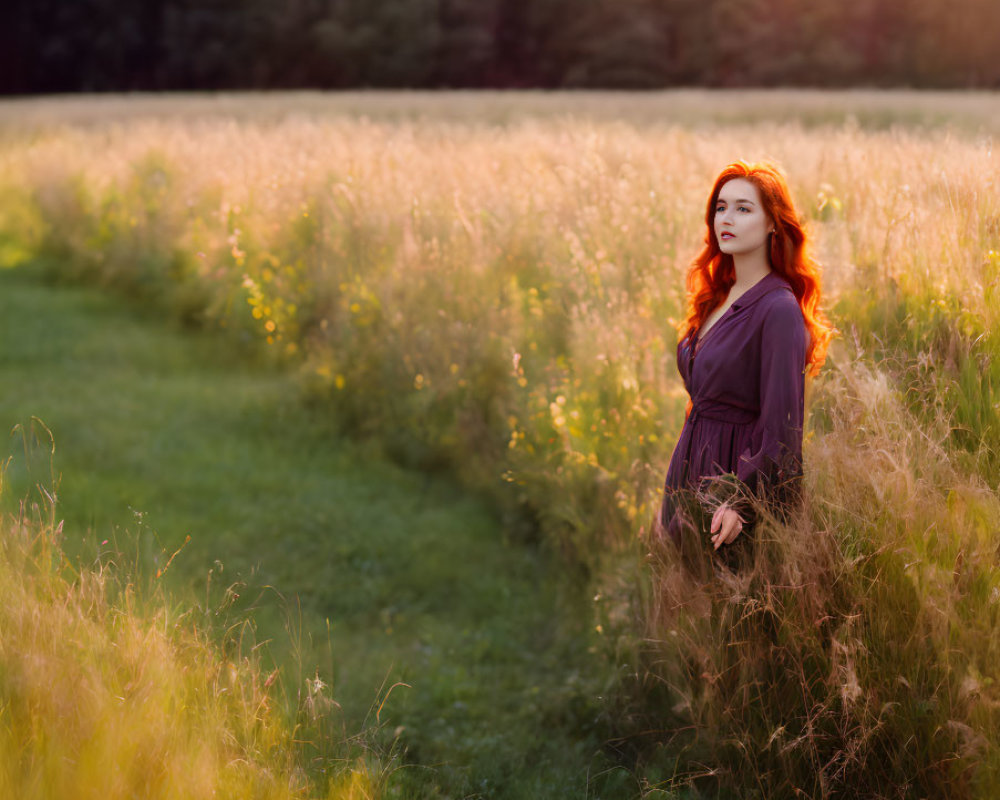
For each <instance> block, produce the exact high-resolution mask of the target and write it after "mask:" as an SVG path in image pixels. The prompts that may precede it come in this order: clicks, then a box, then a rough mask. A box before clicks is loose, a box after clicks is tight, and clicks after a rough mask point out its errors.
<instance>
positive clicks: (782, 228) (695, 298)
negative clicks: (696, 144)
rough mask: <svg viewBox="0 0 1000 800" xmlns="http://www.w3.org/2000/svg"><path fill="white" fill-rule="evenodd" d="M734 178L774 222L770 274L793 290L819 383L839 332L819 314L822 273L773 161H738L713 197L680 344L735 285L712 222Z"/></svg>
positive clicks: (691, 272)
mask: <svg viewBox="0 0 1000 800" xmlns="http://www.w3.org/2000/svg"><path fill="white" fill-rule="evenodd" d="M734 178H744V179H745V180H748V181H750V182H751V183H752V184H754V185H755V186H756V187H757V191H758V192H760V198H761V203H762V204H763V206H764V212H765V213H766V214H767V215H768V216H769V217H770V218H771V219H772V220H773V221H774V233H772V234H771V252H770V262H771V269H772V270H773V271H774V272H777V273H778V274H779V275H781V276H782V277H783V278H785V280H787V281H788V283H789V284H790V285H791V287H792V291H793V292H794V293H795V297H796V299H797V300H798V301H799V306H800V307H801V309H802V316H803V318H804V319H805V323H806V330H807V331H808V333H809V347H808V350H807V351H806V366H807V368H808V369H807V374H808V375H809V376H810V377H814V376H816V375H818V374H819V370H820V367H822V366H823V363H824V362H825V361H826V351H827V348H828V347H829V346H830V340H831V339H832V338H833V335H834V334H835V333H839V331H838V330H837V329H836V328H835V327H833V325H832V324H831V323H830V321H829V319H827V317H826V315H825V314H824V313H823V311H822V310H821V309H820V308H819V297H820V268H819V264H817V263H816V261H814V260H813V258H812V257H811V256H810V255H809V254H808V252H807V244H806V233H805V231H804V230H803V228H802V224H801V223H800V221H799V217H798V215H797V214H796V212H795V207H794V205H793V204H792V198H791V193H790V192H789V190H788V183H787V181H786V180H785V176H784V173H783V172H782V170H781V168H780V167H779V166H778V165H777V164H775V163H773V162H771V161H758V162H755V163H747V162H745V161H736V162H734V163H732V164H730V165H729V166H728V167H726V168H725V169H724V170H722V172H721V174H720V175H719V177H718V178H716V180H715V186H714V187H713V189H712V196H711V197H710V198H709V201H708V208H707V210H706V212H705V223H706V225H707V226H708V233H707V234H706V236H705V249H704V250H702V251H701V253H700V254H699V255H698V257H697V258H695V260H694V261H693V262H692V263H691V267H690V268H689V270H688V274H687V289H688V313H687V317H686V319H685V320H684V321H683V322H682V323H680V325H679V327H678V331H679V333H680V335H681V338H683V337H685V336H687V335H689V334H692V333H694V332H695V331H697V330H698V329H699V328H701V325H702V323H703V322H704V321H705V318H706V317H707V316H708V315H709V314H710V313H712V310H713V309H714V308H716V307H717V306H718V305H719V303H721V302H722V301H723V300H725V298H726V296H727V295H728V294H729V289H730V288H731V287H732V285H733V284H734V283H735V282H736V268H735V266H734V265H733V257H732V256H731V255H730V254H728V253H723V252H722V251H721V250H720V249H719V243H718V241H717V239H716V237H715V232H714V226H713V217H714V216H715V207H716V205H717V203H718V200H719V192H720V191H721V190H722V187H723V186H724V185H725V184H726V183H727V182H728V181H731V180H733V179H734Z"/></svg>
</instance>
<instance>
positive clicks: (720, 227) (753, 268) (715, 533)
mask: <svg viewBox="0 0 1000 800" xmlns="http://www.w3.org/2000/svg"><path fill="white" fill-rule="evenodd" d="M712 224H713V228H714V231H715V236H716V239H717V241H718V243H719V249H720V250H722V252H723V253H729V254H730V255H732V257H733V266H734V267H735V269H736V282H735V283H734V284H733V285H732V287H731V288H730V289H729V295H728V296H727V297H726V299H725V301H723V303H722V304H721V305H720V306H719V307H718V308H716V309H715V310H714V311H712V313H711V314H709V315H708V317H707V318H706V319H705V322H704V324H703V325H702V328H701V332H700V334H699V338H700V337H702V336H704V335H705V334H706V333H707V332H708V329H709V328H711V327H712V325H714V324H715V323H716V321H717V320H718V319H719V318H720V317H721V316H722V315H723V314H725V313H726V311H727V310H728V309H729V307H730V306H731V305H732V304H733V303H734V302H736V300H738V299H739V297H740V295H742V294H743V292H745V291H746V290H747V289H749V288H750V287H751V286H753V285H754V284H755V283H757V281H759V280H760V279H761V278H763V277H764V276H765V275H767V274H768V273H770V272H771V262H770V258H769V255H768V253H769V249H770V248H769V245H770V234H771V233H772V232H773V231H774V221H773V220H772V219H771V217H770V216H768V214H767V212H766V211H765V210H764V207H763V205H762V204H761V200H760V192H759V191H758V190H757V187H756V185H755V184H753V183H751V182H750V181H748V180H746V179H745V178H733V179H732V180H729V181H727V182H726V183H725V185H723V187H722V189H720V190H719V198H718V201H717V203H716V205H715V216H714V217H713V220H712ZM723 233H727V234H732V238H729V237H726V238H723V235H722V234H723ZM743 524H744V520H743V518H742V517H740V515H739V514H737V513H736V511H735V510H734V509H732V508H730V507H729V505H727V504H725V503H724V504H723V505H721V506H719V507H718V508H717V509H716V510H715V513H714V514H713V515H712V525H711V533H712V544H713V545H714V549H715V550H718V549H719V548H720V547H721V546H722V545H724V544H729V543H730V542H732V541H734V540H735V539H736V537H737V536H739V535H740V533H741V532H742V531H743Z"/></svg>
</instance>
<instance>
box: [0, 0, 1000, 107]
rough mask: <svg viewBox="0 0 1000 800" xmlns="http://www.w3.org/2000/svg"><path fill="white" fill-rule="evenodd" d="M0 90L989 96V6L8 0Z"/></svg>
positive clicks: (997, 81) (614, 0)
mask: <svg viewBox="0 0 1000 800" xmlns="http://www.w3.org/2000/svg"><path fill="white" fill-rule="evenodd" d="M6 16H7V18H8V21H7V24H6V25H4V26H3V28H4V30H3V32H2V33H0V92H3V93H5V94H17V93H46V92H75V91H156V90H194V89H219V90H224V89H288V88H329V89H346V88H365V87H385V88H390V87H391V88H528V87H533V88H572V87H579V88H584V87H586V88H628V89H641V88H658V87H668V86H688V85H690V86H717V87H741V86H776V85H785V86H820V87H822V86H828V87H841V86H858V85H865V86H873V87H881V86H884V87H890V86H896V87H898V86H911V87H920V88H952V87H955V88H957V87H963V88H998V87H1000V59H998V58H997V57H996V49H997V46H998V44H1000V3H998V2H997V0H842V2H839V3H825V2H824V3H817V2H814V0H143V2H139V3H136V2H130V1H129V0H15V5H14V7H13V9H11V10H8V12H7V15H6Z"/></svg>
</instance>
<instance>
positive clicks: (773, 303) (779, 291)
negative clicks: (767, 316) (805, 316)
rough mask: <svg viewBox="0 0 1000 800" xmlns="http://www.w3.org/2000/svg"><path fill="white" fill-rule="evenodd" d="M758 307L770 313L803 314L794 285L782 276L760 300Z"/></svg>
mask: <svg viewBox="0 0 1000 800" xmlns="http://www.w3.org/2000/svg"><path fill="white" fill-rule="evenodd" d="M757 305H759V306H760V307H761V308H762V309H767V310H768V312H772V311H777V313H782V314H790V313H791V312H792V311H798V313H799V314H801V313H802V308H801V306H800V305H799V300H798V298H797V297H796V296H795V292H794V291H793V290H792V285H791V284H790V283H789V282H788V281H787V280H785V279H784V278H782V277H780V276H779V277H778V278H777V279H776V280H775V281H774V282H773V283H772V285H771V287H770V288H769V289H768V291H767V292H766V293H765V294H764V295H763V296H762V297H761V298H760V302H759V303H758V304H757Z"/></svg>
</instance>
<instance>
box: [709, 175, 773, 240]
mask: <svg viewBox="0 0 1000 800" xmlns="http://www.w3.org/2000/svg"><path fill="white" fill-rule="evenodd" d="M713 224H714V227H715V238H716V241H717V242H718V243H719V249H720V250H721V251H722V252H723V253H729V254H730V255H737V254H744V253H752V252H754V251H755V250H758V249H760V248H762V247H766V246H767V234H768V232H769V231H770V230H771V228H772V224H771V220H770V218H769V217H768V216H767V214H765V213H764V207H763V206H762V205H761V202H760V193H759V192H758V191H757V186H756V185H755V184H753V183H751V182H750V181H748V180H747V179H746V178H733V179H732V180H729V181H726V183H725V184H724V185H723V187H722V188H721V189H720V190H719V199H718V200H717V201H716V203H715V216H714V218H713Z"/></svg>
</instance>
